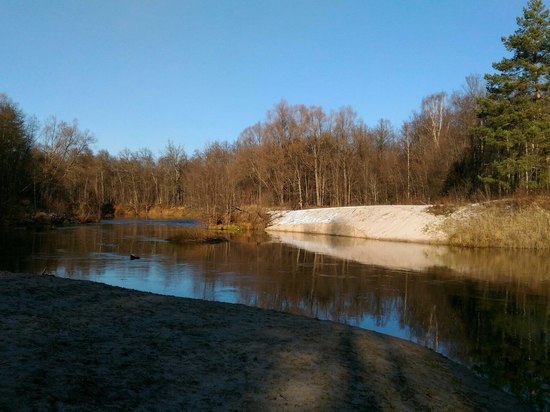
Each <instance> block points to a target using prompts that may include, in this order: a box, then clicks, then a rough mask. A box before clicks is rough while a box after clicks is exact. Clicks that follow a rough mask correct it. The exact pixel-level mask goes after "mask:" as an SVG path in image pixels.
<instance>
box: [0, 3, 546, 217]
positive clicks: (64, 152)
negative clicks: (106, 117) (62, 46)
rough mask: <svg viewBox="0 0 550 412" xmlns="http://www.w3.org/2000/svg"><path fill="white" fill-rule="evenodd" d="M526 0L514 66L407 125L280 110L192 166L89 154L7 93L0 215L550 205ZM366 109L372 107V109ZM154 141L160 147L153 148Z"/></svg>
mask: <svg viewBox="0 0 550 412" xmlns="http://www.w3.org/2000/svg"><path fill="white" fill-rule="evenodd" d="M549 21H550V19H549V11H548V10H547V9H546V8H545V6H544V4H543V2H542V1H541V0H530V1H529V2H528V4H527V6H526V7H525V8H524V13H523V16H522V17H519V18H518V19H517V22H518V29H517V30H516V32H515V33H514V34H512V35H510V36H508V37H505V38H503V43H504V46H505V47H506V49H507V50H508V51H509V52H510V57H505V58H503V59H502V60H501V61H500V62H497V63H495V64H494V65H493V68H494V69H495V72H494V74H487V75H485V76H484V78H482V77H480V76H476V75H469V76H468V77H466V79H465V83H464V85H463V86H462V87H461V89H460V90H457V91H451V92H444V91H439V92H435V93H433V94H429V95H427V96H426V97H424V98H423V99H422V100H421V102H419V107H418V108H417V109H416V110H414V111H413V112H412V113H411V115H410V118H409V119H408V120H407V121H405V122H403V124H402V125H399V126H396V125H392V124H391V123H390V122H389V121H388V120H385V119H380V120H379V121H378V122H377V123H376V124H375V125H366V124H365V122H364V121H363V120H362V119H361V118H359V116H358V115H357V113H356V112H355V111H354V109H353V108H352V107H342V108H341V109H339V110H336V111H330V112H327V111H325V110H324V109H323V108H322V107H318V106H305V105H301V104H289V103H287V102H286V101H284V100H282V101H280V102H278V103H277V104H275V106H274V107H273V108H272V109H271V110H269V111H268V112H267V113H266V116H265V119H263V120H260V121H259V122H258V123H256V124H254V125H251V126H250V127H248V128H246V129H245V130H243V131H242V132H241V134H240V135H239V136H238V137H237V138H236V139H235V141H234V142H231V143H230V142H215V143H211V144H209V145H208V146H207V147H205V148H204V149H203V150H201V151H198V152H195V153H194V154H192V155H189V154H188V153H186V152H185V150H184V148H183V147H181V146H179V145H178V144H177V143H175V142H169V143H168V144H167V146H166V147H165V149H164V150H163V151H162V153H160V154H159V155H155V154H153V153H152V152H151V151H150V150H149V149H147V148H142V149H137V150H135V149H134V150H132V149H126V150H124V151H122V152H121V153H119V154H117V155H113V154H110V153H107V152H106V151H102V150H100V151H98V152H97V153H94V152H93V150H92V148H91V147H92V145H93V143H94V141H95V139H94V136H93V134H92V133H91V132H90V131H88V130H82V129H81V128H80V127H79V124H78V122H77V121H76V120H73V121H65V120H60V119H57V118H55V117H51V118H49V119H46V120H44V121H42V122H40V121H38V120H37V119H36V118H35V117H33V116H29V115H27V114H25V113H24V112H23V110H22V109H21V108H19V106H18V104H17V103H15V102H13V101H12V100H11V99H10V98H9V97H8V96H7V95H5V94H0V182H1V183H0V214H1V216H2V220H4V221H12V222H13V221H21V220H25V219H27V218H29V217H33V216H36V215H37V213H39V212H40V213H48V214H53V215H56V216H65V217H69V216H70V217H75V218H76V219H78V220H79V221H94V220H98V219H100V218H103V217H108V216H111V215H113V214H114V213H115V212H119V213H120V212H121V211H124V212H126V213H131V214H134V215H136V216H137V215H140V216H146V215H147V214H148V213H149V212H150V211H151V210H152V209H163V208H165V209H168V208H179V209H180V210H185V211H187V212H190V211H192V212H193V213H195V214H197V215H200V216H201V217H202V218H204V219H205V220H208V221H209V222H216V223H229V222H232V221H233V220H234V219H235V211H236V210H238V209H240V208H243V207H246V206H250V205H257V206H260V207H277V208H282V207H284V208H307V207H324V206H348V205H375V204H419V203H422V204H432V203H436V202H442V201H447V202H459V201H473V200H489V199H497V198H502V197H507V196H512V195H526V194H527V195H529V194H548V193H549V192H550V104H549V102H550V97H549V95H548V84H549V77H550V65H549V60H550V50H549V49H550V24H549ZM366 98H367V97H366ZM152 138H154V136H152Z"/></svg>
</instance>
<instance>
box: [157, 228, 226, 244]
mask: <svg viewBox="0 0 550 412" xmlns="http://www.w3.org/2000/svg"><path fill="white" fill-rule="evenodd" d="M167 240H168V241H169V242H173V243H221V242H227V238H226V237H224V236H218V235H217V234H215V233H212V232H210V231H208V230H206V229H202V228H198V227H183V228H181V229H179V230H178V234H177V235H174V236H172V237H170V238H168V239H167Z"/></svg>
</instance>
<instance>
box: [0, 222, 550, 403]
mask: <svg viewBox="0 0 550 412" xmlns="http://www.w3.org/2000/svg"><path fill="white" fill-rule="evenodd" d="M191 224H193V222H190V221H172V222H160V221H111V222H105V223H103V224H97V225H89V226H79V227H68V228H60V229H57V230H53V231H40V232H36V231H30V230H25V229H16V230H14V229H12V230H10V231H5V232H2V233H1V236H0V269H3V270H11V271H16V272H17V271H21V272H38V273H40V272H42V271H43V270H44V269H46V270H47V271H48V272H50V273H55V274H56V275H58V276H63V277H70V278H75V279H87V280H93V281H99V282H104V283H108V284H111V285H118V286H123V287H128V288H133V289H139V290H144V291H151V292H155V293H162V294H168V295H175V296H183V297H192V298H199V299H207V300H217V301H223V302H230V303H244V304H246V305H253V306H259V307H262V308H268V309H275V310H279V311H285V312H290V313H294V314H300V315H305V316H310V317H316V318H320V319H330V320H333V321H337V322H343V323H348V324H351V325H356V326H360V327H362V328H366V329H371V330H375V331H379V332H383V333H386V334H389V335H393V336H397V337H400V338H404V339H408V340H411V341H413V342H416V343H419V344H421V345H424V346H427V347H429V348H432V349H434V350H436V351H438V352H440V353H443V354H445V355H446V356H448V357H450V358H452V359H455V360H457V361H459V362H461V363H463V364H466V365H468V366H470V367H471V368H473V369H474V370H475V371H477V372H478V373H479V374H481V375H484V376H487V377H488V378H489V379H490V380H491V381H492V382H493V383H495V384H497V385H499V386H501V387H503V388H505V389H507V390H509V391H512V392H514V393H517V394H520V395H521V396H523V397H525V398H526V399H529V400H530V401H531V402H532V403H533V404H534V405H535V406H538V407H539V409H548V405H549V404H550V258H549V256H548V254H547V252H546V253H542V252H541V253H537V252H525V251H524V252H512V251H499V250H470V249H449V248H447V247H435V246H427V245H414V244H403V243H392V242H377V241H367V240H362V239H351V238H337V237H326V236H314V235H301V234H277V235H273V236H269V235H267V234H266V235H240V236H235V237H233V238H232V239H231V242H229V243H223V244H216V245H174V244H171V243H168V242H166V241H165V239H166V238H168V237H169V236H171V235H174V234H176V233H177V232H178V230H179V229H180V228H181V226H186V225H191ZM131 253H134V254H136V255H139V256H141V259H139V260H133V261H132V260H130V259H129V256H130V254H131Z"/></svg>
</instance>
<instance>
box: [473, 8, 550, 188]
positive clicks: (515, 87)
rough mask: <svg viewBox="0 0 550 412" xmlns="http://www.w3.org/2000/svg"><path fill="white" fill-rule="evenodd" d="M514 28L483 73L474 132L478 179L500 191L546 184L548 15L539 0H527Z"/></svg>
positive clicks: (549, 166)
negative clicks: (480, 160) (481, 165)
mask: <svg viewBox="0 0 550 412" xmlns="http://www.w3.org/2000/svg"><path fill="white" fill-rule="evenodd" d="M517 23H518V26H519V27H518V29H517V30H516V32H515V33H514V34H512V35H510V36H509V37H507V38H506V37H503V38H502V42H503V43H504V46H505V47H506V49H507V50H508V51H509V52H511V53H512V56H511V57H510V58H503V59H502V60H501V61H500V62H498V63H494V64H493V68H494V69H495V70H497V71H498V72H497V73H496V74H487V75H486V76H485V79H486V80H487V95H486V97H484V98H482V99H481V100H480V102H479V103H480V110H479V117H480V119H481V121H482V126H480V127H479V128H477V130H476V134H477V136H478V138H479V139H480V140H481V142H482V145H483V150H484V156H485V164H486V166H485V171H484V174H483V176H481V178H482V181H483V182H485V183H487V184H489V185H491V186H492V185H496V186H497V187H498V190H499V192H500V191H501V190H504V191H505V192H507V193H512V192H514V191H516V190H518V189H523V190H525V191H531V190H550V96H549V95H548V88H549V86H548V84H549V80H550V64H549V62H550V20H549V10H547V9H546V8H545V6H544V4H543V1H542V0H530V1H529V2H528V4H527V6H526V7H525V8H524V9H523V17H518V18H517Z"/></svg>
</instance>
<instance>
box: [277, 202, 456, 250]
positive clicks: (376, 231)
mask: <svg viewBox="0 0 550 412" xmlns="http://www.w3.org/2000/svg"><path fill="white" fill-rule="evenodd" d="M428 208H429V206H411V205H392V206H352V207H333V208H327V209H305V210H291V211H283V212H275V213H274V215H273V220H272V222H271V224H270V225H269V226H268V227H267V229H266V230H268V231H272V232H276V231H281V232H301V233H319V234H325V235H337V236H351V237H360V238H367V239H376V240H393V241H401V242H419V243H438V244H443V243H446V242H447V235H446V234H445V233H443V232H442V231H441V230H439V229H438V227H439V226H440V225H441V223H442V222H443V219H444V217H443V216H436V215H433V214H431V213H429V212H428V211H427V210H428Z"/></svg>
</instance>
